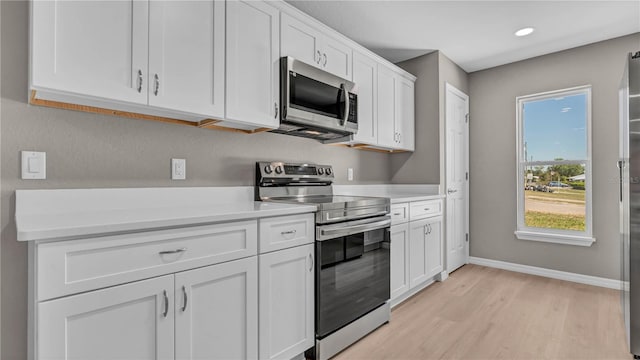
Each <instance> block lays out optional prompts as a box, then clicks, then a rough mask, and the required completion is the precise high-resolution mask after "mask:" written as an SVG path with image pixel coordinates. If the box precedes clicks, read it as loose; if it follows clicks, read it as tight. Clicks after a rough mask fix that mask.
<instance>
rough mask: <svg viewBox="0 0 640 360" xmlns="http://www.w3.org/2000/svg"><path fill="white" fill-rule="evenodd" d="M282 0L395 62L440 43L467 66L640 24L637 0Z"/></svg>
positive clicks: (519, 56) (524, 56) (568, 45)
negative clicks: (524, 32) (527, 30)
mask: <svg viewBox="0 0 640 360" xmlns="http://www.w3.org/2000/svg"><path fill="white" fill-rule="evenodd" d="M286 1H287V2H288V3H290V4H291V5H293V6H295V7H297V8H299V9H300V10H302V11H304V12H305V13H307V14H309V15H311V16H313V17H315V18H316V19H318V20H320V21H321V22H323V23H325V24H327V25H328V26H330V27H332V28H334V29H336V30H338V31H339V32H341V33H343V34H344V35H346V36H347V37H349V38H351V39H353V40H355V41H356V42H358V43H360V44H362V45H364V46H365V47H367V48H369V49H371V50H372V51H374V52H375V53H377V54H379V55H381V56H382V57H384V58H386V59H388V60H390V61H392V62H394V63H395V62H399V61H403V60H407V59H410V58H413V57H416V56H420V55H423V54H426V53H429V52H432V51H434V50H440V51H442V52H443V53H444V54H445V55H446V56H447V57H449V58H450V59H451V60H453V61H454V62H455V63H456V64H458V65H460V66H461V67H462V68H463V69H464V70H465V71H467V72H473V71H477V70H482V69H486V68H490V67H494V66H498V65H503V64H507V63H511V62H514V61H519V60H523V59H528V58H532V57H535V56H539V55H544V54H548V53H552V52H556V51H560V50H565V49H569V48H573V47H576V46H581V45H585V44H589V43H593V42H597V41H602V40H606V39H611V38H615V37H618V36H623V35H627V34H632V33H636V32H640V0H627V1H539V0H528V1H505V0H503V1H480V0H475V1H456V0H449V1H427V0H422V1H420V0H414V1H399V0H376V1H371V0H302V1H301V0H286ZM527 26H531V27H534V28H535V29H536V31H535V32H534V33H533V34H531V35H529V36H525V37H516V36H515V35H514V32H515V31H516V30H518V29H520V28H523V27H527ZM636 50H640V43H639V44H638V48H637V49H629V51H636Z"/></svg>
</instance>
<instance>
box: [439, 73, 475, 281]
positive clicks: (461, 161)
mask: <svg viewBox="0 0 640 360" xmlns="http://www.w3.org/2000/svg"><path fill="white" fill-rule="evenodd" d="M445 103H446V112H445V133H446V139H445V144H446V145H445V146H446V151H445V159H446V161H445V166H446V171H445V174H446V179H445V185H446V188H445V191H446V195H447V200H446V208H447V210H446V214H447V217H446V223H447V225H446V238H447V245H446V246H447V262H446V264H447V271H448V272H452V271H454V270H455V269H457V268H459V267H460V266H462V265H464V264H466V263H468V262H469V241H468V240H469V239H468V235H467V234H468V233H469V181H468V174H469V122H468V120H469V116H468V115H469V96H467V95H466V94H465V93H463V92H461V91H460V90H458V89H456V88H455V87H453V86H451V85H450V84H446V95H445Z"/></svg>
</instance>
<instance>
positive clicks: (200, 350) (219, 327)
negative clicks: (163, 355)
mask: <svg viewBox="0 0 640 360" xmlns="http://www.w3.org/2000/svg"><path fill="white" fill-rule="evenodd" d="M175 285H176V286H175V300H174V302H173V304H174V308H175V310H174V311H175V314H176V317H175V322H176V323H175V329H176V334H175V339H176V340H175V342H176V350H175V353H176V359H194V360H195V359H221V360H222V359H255V358H257V355H258V354H257V352H258V262H257V258H256V257H250V258H247V259H241V260H236V261H231V262H228V263H223V264H219V265H213V266H208V267H204V268H201V269H196V270H190V271H185V272H182V273H179V274H176V278H175Z"/></svg>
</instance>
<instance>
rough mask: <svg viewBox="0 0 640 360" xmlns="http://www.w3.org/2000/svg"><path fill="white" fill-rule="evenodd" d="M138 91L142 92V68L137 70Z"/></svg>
mask: <svg viewBox="0 0 640 360" xmlns="http://www.w3.org/2000/svg"><path fill="white" fill-rule="evenodd" d="M137 86H138V92H139V93H141V92H142V70H138V84H137Z"/></svg>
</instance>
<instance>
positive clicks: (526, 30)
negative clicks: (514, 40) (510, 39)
mask: <svg viewBox="0 0 640 360" xmlns="http://www.w3.org/2000/svg"><path fill="white" fill-rule="evenodd" d="M533 30H535V29H534V28H532V27H526V28H522V29H520V30H518V31H516V36H527V35H529V34H531V33H532V32H533Z"/></svg>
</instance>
